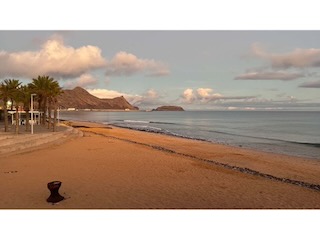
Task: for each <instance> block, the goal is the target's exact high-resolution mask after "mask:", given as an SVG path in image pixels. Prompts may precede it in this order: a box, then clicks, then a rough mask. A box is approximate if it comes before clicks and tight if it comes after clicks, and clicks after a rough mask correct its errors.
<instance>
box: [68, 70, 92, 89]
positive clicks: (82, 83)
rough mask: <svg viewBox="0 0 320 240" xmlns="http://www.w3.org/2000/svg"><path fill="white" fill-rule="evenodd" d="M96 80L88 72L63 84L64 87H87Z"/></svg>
mask: <svg viewBox="0 0 320 240" xmlns="http://www.w3.org/2000/svg"><path fill="white" fill-rule="evenodd" d="M97 82H98V80H97V79H96V78H94V77H93V76H92V75H90V74H87V73H85V74H82V75H81V76H80V77H79V78H77V79H76V80H71V81H67V82H66V83H65V84H64V85H63V86H64V88H75V87H87V86H92V85H94V84H96V83H97Z"/></svg>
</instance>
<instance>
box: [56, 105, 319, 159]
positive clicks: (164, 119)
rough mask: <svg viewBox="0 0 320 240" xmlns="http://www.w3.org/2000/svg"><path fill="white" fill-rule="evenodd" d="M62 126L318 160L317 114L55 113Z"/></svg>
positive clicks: (228, 112) (225, 112)
mask: <svg viewBox="0 0 320 240" xmlns="http://www.w3.org/2000/svg"><path fill="white" fill-rule="evenodd" d="M60 118H61V119H65V120H79V121H91V122H99V123H105V124H112V125H115V126H119V127H124V128H130V129H135V130H140V131H149V132H155V133H161V134H167V135H174V136H178V137H185V138H192V139H198V140H203V141H210V142H214V143H221V144H226V145H232V146H238V147H243V148H249V149H257V150H261V151H266V152H275V153H281V154H287V155H293V156H301V157H308V158H313V159H319V160H320V112H301V111H300V112H287V111H286V112H280V111H274V112H272V111H263V112H262V111H261V112H258V111H184V112H89V111H88V112H87V111H69V112H60Z"/></svg>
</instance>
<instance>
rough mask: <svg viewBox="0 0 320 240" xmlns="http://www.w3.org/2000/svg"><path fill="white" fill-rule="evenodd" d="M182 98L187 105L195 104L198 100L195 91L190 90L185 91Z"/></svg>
mask: <svg viewBox="0 0 320 240" xmlns="http://www.w3.org/2000/svg"><path fill="white" fill-rule="evenodd" d="M181 98H182V101H183V102H185V103H193V102H194V101H195V100H196V95H195V94H194V93H193V89H191V88H188V89H186V90H184V92H183V94H182V96H181Z"/></svg>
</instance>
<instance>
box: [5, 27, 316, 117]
mask: <svg viewBox="0 0 320 240" xmlns="http://www.w3.org/2000/svg"><path fill="white" fill-rule="evenodd" d="M0 62H1V64H0V79H1V80H2V79H6V78H15V79H19V80H21V81H22V82H23V83H28V82H31V80H32V78H36V77H37V76H38V75H49V76H52V77H54V79H55V80H57V81H58V82H59V84H60V85H61V86H62V87H63V88H64V89H72V88H74V87H76V86H80V87H83V88H85V89H86V90H88V91H89V92H90V93H91V94H93V95H95V96H97V97H100V98H113V97H117V96H121V95H123V96H124V97H125V98H126V99H127V100H128V101H129V102H130V103H131V104H133V105H135V106H138V107H139V108H140V109H152V108H154V107H157V106H160V105H179V106H182V107H184V108H185V109H187V110H317V111H318V110H320V107H319V106H320V31H266V30H264V31H263V30H262V31H257V30H256V31H245V30H242V31H232V30H226V31H221V30H207V31H204V30H193V31H192V30H171V31H164V30H149V31H141V30H119V31H110V30H89V31H79V30H78V31H76V30H75V31H70V30H68V31H66V30H65V31H53V30H51V31H34V30H27V31H18V30H13V31H5V30H2V31H0Z"/></svg>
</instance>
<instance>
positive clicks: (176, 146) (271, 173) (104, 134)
mask: <svg viewBox="0 0 320 240" xmlns="http://www.w3.org/2000/svg"><path fill="white" fill-rule="evenodd" d="M68 122H69V123H70V124H71V125H75V126H74V127H76V128H77V129H78V130H80V131H82V132H83V137H79V138H76V139H71V140H69V141H67V142H64V143H62V144H60V145H56V146H54V147H50V148H42V149H38V150H37V151H31V152H28V153H24V154H16V155H12V156H9V157H8V158H6V159H1V160H0V161H1V164H2V165H3V172H2V173H0V180H1V181H3V182H6V185H5V186H4V187H3V188H2V189H1V190H0V194H2V196H4V197H3V199H2V200H1V201H0V208H13V209H16V208H20V209H21V208H28V209H39V208H40V209H43V208H46V209H47V208H49V209H51V208H53V209H57V208H58V209H60V208H62V209H75V208H76V209H79V208H80V209H155V208H156V209H221V208H222V209H239V208H240V209H279V208H281V209H288V208H289V209H301V208H303V209H319V208H320V191H319V190H320V188H319V184H320V163H319V162H317V161H316V160H314V161H310V160H309V159H306V158H298V157H291V156H282V155H279V154H273V153H264V152H262V153H261V152H257V151H253V150H247V149H242V148H236V147H232V146H224V145H220V144H215V143H208V142H202V141H197V140H191V139H183V138H178V137H174V136H168V135H162V134H156V133H149V132H141V131H133V130H130V129H123V128H118V127H113V126H112V127H110V126H108V125H105V124H97V123H92V122H79V121H68V120H67V121H66V123H68ZM43 156H46V157H45V158H43ZM52 180H61V181H62V187H61V194H62V195H63V196H65V197H66V198H67V199H66V200H64V201H62V202H60V203H59V204H56V205H51V204H48V203H46V201H45V199H46V197H48V189H46V183H47V182H50V181H52ZM21 184H22V185H21ZM26 184H27V185H28V186H29V188H27V189H25V188H21V186H24V185H26Z"/></svg>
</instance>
